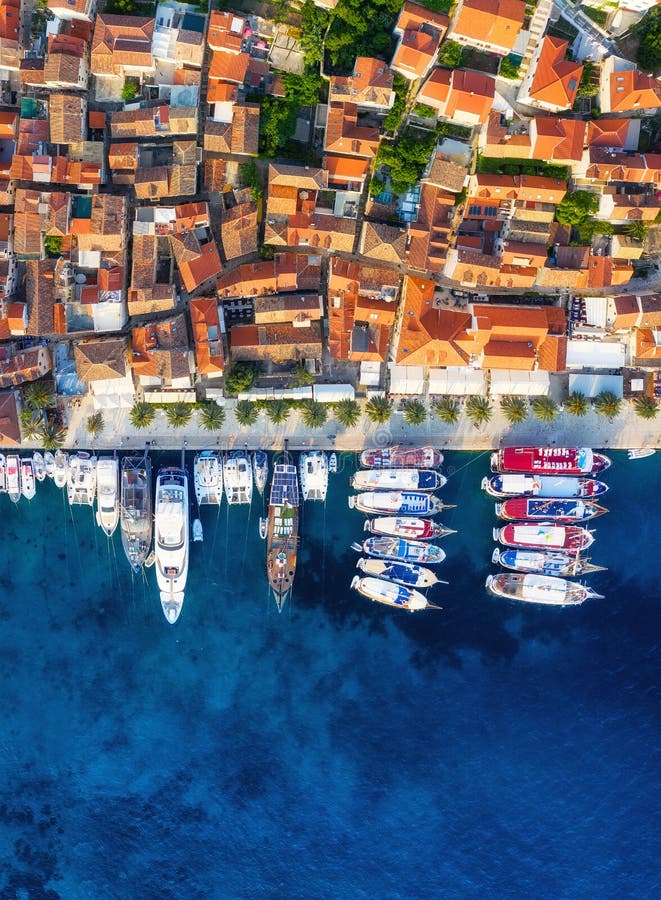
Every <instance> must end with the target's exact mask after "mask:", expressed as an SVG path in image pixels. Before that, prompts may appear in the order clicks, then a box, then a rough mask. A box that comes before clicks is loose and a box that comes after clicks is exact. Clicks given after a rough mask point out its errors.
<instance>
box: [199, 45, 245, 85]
mask: <svg viewBox="0 0 661 900" xmlns="http://www.w3.org/2000/svg"><path fill="white" fill-rule="evenodd" d="M249 62H250V54H249V53H223V52H222V51H220V50H214V52H213V54H212V56H211V63H210V65H209V81H210V82H212V81H213V80H214V79H220V80H222V81H234V82H236V84H243V82H244V81H245V80H246V73H247V71H248V63H249Z"/></svg>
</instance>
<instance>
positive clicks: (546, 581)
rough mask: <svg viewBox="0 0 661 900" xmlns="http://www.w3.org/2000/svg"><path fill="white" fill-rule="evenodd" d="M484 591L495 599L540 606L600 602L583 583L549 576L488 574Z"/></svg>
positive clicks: (598, 596) (600, 598)
mask: <svg viewBox="0 0 661 900" xmlns="http://www.w3.org/2000/svg"><path fill="white" fill-rule="evenodd" d="M486 587H487V590H488V591H489V592H490V593H491V594H494V595H495V596H496V597H504V598H505V599H507V600H524V601H526V602H527V603H544V604H546V605H547V606H577V605H578V604H580V603H583V601H584V600H587V599H588V598H589V597H594V598H597V599H599V600H602V599H603V596H602V595H601V594H596V593H595V592H594V591H593V590H591V589H590V588H589V587H587V586H586V585H584V584H577V583H576V582H575V581H567V579H566V578H555V577H553V576H551V575H519V574H516V575H512V574H510V573H507V572H505V573H502V574H501V575H489V577H488V578H487V584H486Z"/></svg>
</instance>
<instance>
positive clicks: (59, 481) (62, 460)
mask: <svg viewBox="0 0 661 900" xmlns="http://www.w3.org/2000/svg"><path fill="white" fill-rule="evenodd" d="M68 475H69V457H68V456H67V454H66V453H65V452H64V450H58V451H57V452H56V453H55V459H54V464H53V481H54V482H55V486H56V487H59V488H63V487H66V486H67V477H68Z"/></svg>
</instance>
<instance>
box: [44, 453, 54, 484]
mask: <svg viewBox="0 0 661 900" xmlns="http://www.w3.org/2000/svg"><path fill="white" fill-rule="evenodd" d="M44 468H45V469H46V475H48V477H49V478H53V477H54V475H55V457H54V456H53V454H52V453H51V452H50V450H47V451H46V452H45V453H44Z"/></svg>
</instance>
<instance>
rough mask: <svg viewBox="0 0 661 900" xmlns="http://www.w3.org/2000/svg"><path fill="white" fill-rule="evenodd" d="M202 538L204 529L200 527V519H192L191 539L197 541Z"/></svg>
mask: <svg viewBox="0 0 661 900" xmlns="http://www.w3.org/2000/svg"><path fill="white" fill-rule="evenodd" d="M203 540H204V530H203V528H202V521H201V519H195V520H194V521H193V541H194V542H196V543H197V542H199V541H203Z"/></svg>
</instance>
